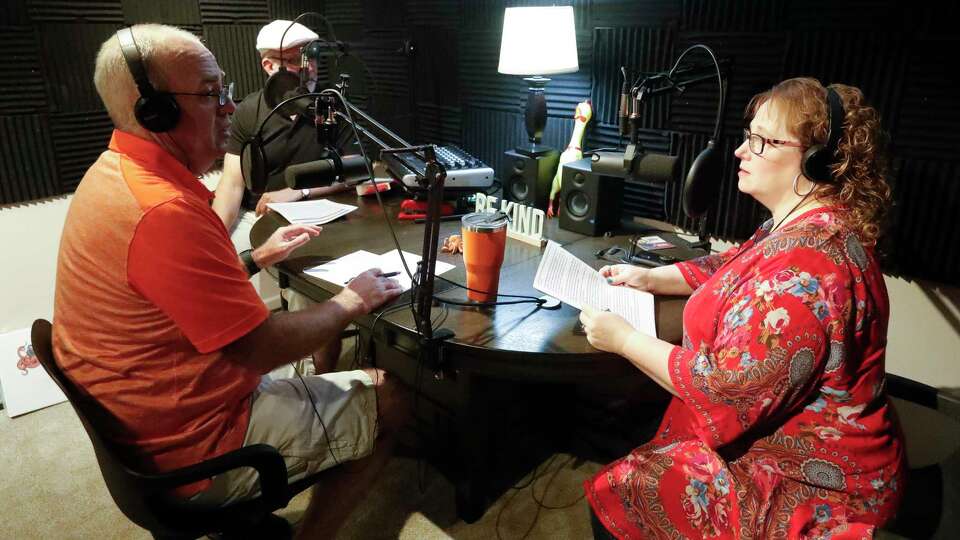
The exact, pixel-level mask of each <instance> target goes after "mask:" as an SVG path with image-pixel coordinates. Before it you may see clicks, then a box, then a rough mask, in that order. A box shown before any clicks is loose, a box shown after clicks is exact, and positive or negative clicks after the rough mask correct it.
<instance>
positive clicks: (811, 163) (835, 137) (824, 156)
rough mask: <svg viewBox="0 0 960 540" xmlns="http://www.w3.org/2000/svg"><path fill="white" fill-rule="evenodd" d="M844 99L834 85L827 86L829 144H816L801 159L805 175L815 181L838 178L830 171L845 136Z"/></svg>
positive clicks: (833, 180)
mask: <svg viewBox="0 0 960 540" xmlns="http://www.w3.org/2000/svg"><path fill="white" fill-rule="evenodd" d="M846 114H847V113H846V111H845V110H844V108H843V101H842V100H841V99H840V94H838V93H837V91H836V90H834V89H833V88H832V87H827V120H828V121H827V125H828V129H829V131H828V132H827V144H815V145H813V146H811V147H810V148H808V149H807V151H806V152H804V153H803V159H801V160H800V170H801V171H802V172H803V175H804V176H806V177H807V178H808V179H810V180H811V181H813V182H817V183H820V184H833V183H836V181H837V180H836V179H835V178H834V177H833V174H832V172H831V171H830V166H831V165H833V162H834V161H835V157H834V154H836V152H837V147H838V146H839V144H840V138H841V137H843V119H844V118H845V117H846Z"/></svg>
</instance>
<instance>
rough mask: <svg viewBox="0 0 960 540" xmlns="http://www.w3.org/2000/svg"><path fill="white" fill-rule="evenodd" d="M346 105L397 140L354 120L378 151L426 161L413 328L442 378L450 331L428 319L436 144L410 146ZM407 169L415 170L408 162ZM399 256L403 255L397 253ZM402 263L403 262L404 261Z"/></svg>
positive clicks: (438, 173)
mask: <svg viewBox="0 0 960 540" xmlns="http://www.w3.org/2000/svg"><path fill="white" fill-rule="evenodd" d="M345 105H346V106H347V107H348V108H349V109H350V113H351V114H355V115H357V116H359V117H360V118H362V119H363V120H365V121H366V122H367V123H369V124H370V125H372V126H374V127H376V128H377V129H378V130H380V132H381V133H384V134H386V135H388V136H389V137H390V138H392V139H393V140H394V141H396V142H398V143H400V145H401V147H399V148H390V147H388V145H387V144H386V143H385V142H384V141H383V140H382V139H380V138H379V137H377V136H376V135H374V134H373V133H371V132H370V130H368V129H366V128H363V127H362V126H361V125H360V123H359V122H358V121H354V122H353V127H355V128H356V129H357V132H358V133H360V134H362V135H363V136H364V137H367V138H368V139H369V140H370V141H372V142H373V143H374V144H376V145H377V146H379V147H380V155H381V156H382V155H383V154H394V155H395V157H396V158H397V159H398V160H400V161H403V162H404V163H405V164H406V163H407V162H406V161H405V160H404V159H403V156H402V154H415V155H416V156H417V157H418V158H420V159H421V160H423V162H424V163H425V164H426V170H425V172H424V174H423V175H422V176H421V175H419V174H418V175H417V183H418V184H419V185H420V188H421V189H423V190H424V191H426V192H427V213H426V219H425V222H424V230H423V250H422V251H421V256H420V262H419V263H417V270H416V280H415V281H414V285H415V287H414V289H413V295H414V299H413V300H414V323H415V324H416V326H417V332H418V333H419V334H420V343H419V344H420V347H421V351H423V352H424V353H425V357H426V363H427V365H428V366H429V367H430V369H432V370H433V372H434V376H435V377H437V378H438V379H440V378H443V373H444V372H443V355H442V352H443V351H442V349H441V347H440V346H441V344H442V343H443V342H444V341H446V340H448V339H450V338H452V337H454V335H455V334H454V333H453V331H452V330H450V329H449V328H439V329H437V330H436V331H434V329H433V322H432V320H431V311H432V309H433V290H434V284H435V282H436V268H437V253H438V249H439V240H440V222H441V221H442V219H441V217H442V216H441V211H440V208H441V205H442V203H443V188H444V182H445V181H446V179H447V170H446V168H444V166H443V165H442V164H441V163H440V162H439V161H437V152H436V148H435V147H434V146H433V145H432V144H426V145H419V146H411V145H410V143H408V142H407V141H405V140H404V139H403V138H402V137H400V136H399V135H397V134H396V133H394V132H393V131H390V129H388V128H387V127H386V126H384V125H383V124H381V123H380V122H377V121H376V120H375V119H373V118H372V117H371V116H370V115H368V114H367V113H366V112H364V111H362V110H361V109H359V108H357V107H356V106H354V105H353V104H352V103H349V102H345ZM335 114H336V115H337V116H338V117H340V118H343V119H344V120H346V121H347V122H350V118H349V117H348V116H347V115H345V114H343V113H340V112H339V111H338V112H336V113H335ZM410 170H415V168H414V167H412V166H410ZM401 260H403V258H402V257H401ZM404 267H406V264H404Z"/></svg>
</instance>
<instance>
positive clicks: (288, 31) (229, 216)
mask: <svg viewBox="0 0 960 540" xmlns="http://www.w3.org/2000/svg"><path fill="white" fill-rule="evenodd" d="M318 37H319V36H317V34H316V33H315V32H314V31H312V30H310V29H309V28H307V27H306V26H303V25H302V24H300V23H293V24H292V25H291V23H290V21H285V20H276V21H273V22H271V23H270V24H268V25H266V26H264V27H263V28H262V29H261V30H260V33H259V34H257V51H258V52H259V53H260V65H261V66H262V67H263V71H264V72H265V73H266V74H267V75H268V76H272V75H274V74H275V73H277V72H278V71H279V70H280V69H285V70H287V71H289V72H292V73H294V74H298V73H299V71H300V48H301V47H303V46H304V45H306V44H307V43H309V42H311V41H313V40H315V39H318ZM281 40H282V43H281ZM308 80H309V81H311V83H314V82H315V80H316V72H315V70H314V69H313V68H311V73H310V74H309V76H308ZM310 86H312V84H308V88H309V87H310ZM268 102H269V100H266V99H265V97H264V91H263V90H257V91H256V92H253V93H251V94H249V95H248V96H247V97H245V98H244V99H243V101H242V102H241V103H240V105H238V106H237V112H236V113H234V115H233V124H232V126H231V128H230V139H229V141H228V143H227V154H226V155H225V156H224V160H223V177H222V178H221V180H220V183H219V184H218V185H217V189H216V199H215V200H214V202H213V209H214V211H215V212H216V213H217V215H219V216H220V219H222V220H223V223H224V225H226V227H227V230H229V231H230V232H231V239H232V240H233V242H234V244H235V245H236V246H237V249H238V251H242V250H243V249H247V248H249V242H250V239H249V236H250V228H251V227H252V226H253V223H254V222H255V221H256V218H257V216H260V215H262V214H263V213H264V212H266V211H267V206H266V205H267V203H270V202H293V201H301V200H306V199H313V198H320V197H323V196H325V195H329V194H331V193H336V192H338V191H342V190H344V189H346V187H344V186H340V185H336V186H329V187H316V188H311V189H303V190H295V189H290V188H288V187H287V186H286V183H285V182H284V179H283V173H284V170H285V169H286V168H287V167H288V166H290V165H295V164H297V163H305V162H308V161H314V160H317V159H321V157H322V156H321V150H322V148H321V147H320V145H318V144H317V142H316V130H315V128H314V124H313V119H312V117H307V116H306V115H302V114H301V115H295V116H293V117H290V116H284V115H282V114H275V115H273V117H271V118H270V121H268V122H267V124H266V125H265V126H264V129H263V131H262V138H263V141H264V143H265V144H264V147H263V150H264V154H265V157H266V170H267V174H268V180H267V186H266V191H265V192H264V193H263V194H257V193H253V192H251V191H249V190H247V189H246V188H245V186H244V182H243V176H242V174H241V168H240V154H241V151H242V149H243V145H244V143H245V142H246V141H247V140H249V139H250V138H251V137H252V136H253V135H254V133H256V130H257V127H258V126H259V125H260V122H261V121H262V120H263V119H264V118H266V116H267V115H268V114H269V113H270V110H271V107H269V106H268V105H267V103H268Z"/></svg>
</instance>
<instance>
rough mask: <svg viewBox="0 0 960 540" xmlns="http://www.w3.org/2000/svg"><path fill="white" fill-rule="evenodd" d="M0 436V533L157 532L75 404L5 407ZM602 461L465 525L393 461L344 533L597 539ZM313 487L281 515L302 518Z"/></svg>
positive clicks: (430, 472) (408, 468) (547, 467)
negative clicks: (120, 501) (109, 477)
mask: <svg viewBox="0 0 960 540" xmlns="http://www.w3.org/2000/svg"><path fill="white" fill-rule="evenodd" d="M0 440H2V441H3V446H2V448H3V451H2V452H0V470H2V471H3V474H2V476H0V493H2V494H3V495H4V497H3V498H4V500H5V502H4V503H3V506H2V512H0V517H2V519H0V538H4V539H6V538H10V539H13V538H17V539H32V538H96V539H110V538H113V539H141V538H144V539H147V538H150V535H149V534H148V533H147V532H146V531H145V530H143V529H140V528H139V527H137V526H136V525H134V524H133V523H131V522H130V521H128V520H127V519H126V517H124V516H123V514H121V513H120V511H119V510H118V509H117V507H116V506H115V505H114V504H113V501H112V499H111V498H110V495H109V493H108V492H107V489H106V486H105V485H104V483H103V478H102V477H101V476H100V469H99V467H98V466H97V463H96V459H95V457H94V454H93V447H92V446H91V445H90V441H89V439H88V438H87V435H86V432H84V430H83V426H82V425H81V424H80V421H79V420H78V419H77V417H76V415H75V414H74V412H73V409H72V408H71V407H70V405H69V404H67V403H61V404H59V405H55V406H53V407H48V408H46V409H43V410H40V411H36V412H33V413H30V414H27V415H24V416H21V417H18V418H15V419H12V420H11V419H10V418H8V417H7V415H6V414H5V412H0ZM599 466H600V465H599V464H597V463H591V462H580V463H575V462H574V460H573V459H572V458H571V457H570V456H567V455H564V454H556V455H554V456H552V457H551V458H548V459H547V460H546V461H545V462H544V464H542V465H541V466H540V467H539V468H538V471H539V472H538V473H537V478H536V480H535V481H534V482H532V483H530V485H528V486H526V487H525V488H523V489H518V490H513V489H511V490H508V491H507V492H506V493H505V494H504V495H503V496H502V497H500V499H499V500H497V501H496V502H495V503H494V504H493V505H492V506H491V508H490V509H489V510H487V512H486V514H485V515H484V516H483V517H482V518H481V519H480V520H479V521H477V522H476V523H473V524H467V523H464V522H463V521H460V520H458V519H457V517H456V511H455V506H454V490H453V486H452V484H450V483H449V482H448V481H447V480H445V479H444V478H443V477H442V476H441V475H440V474H439V473H437V472H436V471H435V470H434V469H433V468H432V467H430V466H429V465H424V464H420V463H418V462H417V460H415V459H411V458H394V459H393V460H392V461H391V462H390V463H389V464H388V465H387V467H386V470H385V473H384V475H383V476H382V478H380V480H379V481H378V482H377V483H376V484H375V485H374V486H373V488H372V489H371V491H370V495H369V497H368V498H367V499H366V500H365V501H364V503H363V504H362V505H361V506H360V507H358V508H357V509H356V510H355V511H354V513H353V514H352V515H351V518H350V520H349V522H348V523H347V524H346V526H345V527H344V528H343V529H342V530H341V531H340V534H339V535H338V536H337V538H340V539H358V538H363V539H381V538H382V539H387V538H391V539H392V538H401V539H417V540H421V539H423V540H430V539H442V538H458V539H460V538H463V539H496V538H503V539H518V538H523V537H524V536H525V535H526V538H529V539H538V538H540V539H551V540H553V539H566V538H571V539H575V538H592V535H591V533H590V522H589V519H588V513H587V505H586V502H585V501H584V500H583V498H582V497H581V495H582V492H583V491H582V488H581V483H582V481H583V479H584V478H586V477H587V476H589V475H590V474H591V473H594V472H595V471H596V470H597V469H598V468H599ZM525 480H526V481H528V480H530V478H529V477H528V478H527V479H525ZM526 481H524V482H522V483H528V482H526ZM421 488H422V489H421ZM308 493H309V492H306V493H303V494H301V495H300V496H299V497H297V498H295V499H294V500H293V501H292V502H291V504H290V505H289V506H288V507H287V508H286V509H285V510H284V511H283V512H282V513H281V515H282V516H283V517H284V518H286V519H287V520H288V521H290V522H292V523H296V522H297V521H298V520H299V519H300V517H301V515H302V513H303V510H304V509H305V508H306V505H307V501H308V497H309V495H308ZM534 496H536V498H537V499H539V500H540V501H541V503H542V504H543V505H544V506H550V507H567V506H568V507H567V508H563V509H546V508H541V509H540V510H539V511H538V503H537V502H535V500H534Z"/></svg>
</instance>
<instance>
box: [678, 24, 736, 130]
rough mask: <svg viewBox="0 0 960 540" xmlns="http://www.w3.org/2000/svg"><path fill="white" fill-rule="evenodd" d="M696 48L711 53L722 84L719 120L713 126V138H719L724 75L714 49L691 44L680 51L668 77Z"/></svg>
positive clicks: (718, 104) (718, 82)
mask: <svg viewBox="0 0 960 540" xmlns="http://www.w3.org/2000/svg"><path fill="white" fill-rule="evenodd" d="M696 49H703V50H704V51H706V52H707V54H709V55H710V60H712V61H713V67H714V68H715V69H716V70H717V84H718V85H720V96H719V98H720V99H719V101H718V103H717V120H716V123H715V124H714V127H713V140H717V138H718V137H719V136H720V121H721V120H722V118H723V103H724V94H723V77H722V76H721V75H720V62H718V61H717V56H716V55H715V54H713V49H711V48H710V47H707V46H706V45H703V44H702V43H697V44H695V45H691V46H689V47H687V50H685V51H683V52H682V53H680V56H679V57H677V61H676V62H675V63H674V64H673V67H672V68H670V71H669V72H668V74H667V78H670V79H672V78H673V73H674V72H675V71H676V70H677V68H678V67H679V66H680V62H681V61H682V60H683V57H684V56H686V55H687V53H689V52H691V51H693V50H696Z"/></svg>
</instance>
